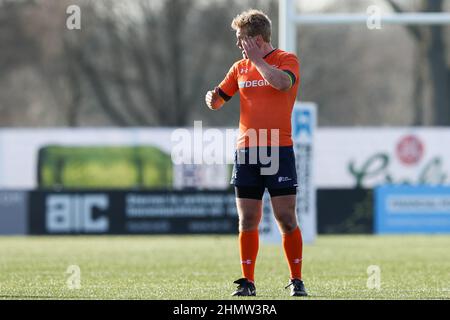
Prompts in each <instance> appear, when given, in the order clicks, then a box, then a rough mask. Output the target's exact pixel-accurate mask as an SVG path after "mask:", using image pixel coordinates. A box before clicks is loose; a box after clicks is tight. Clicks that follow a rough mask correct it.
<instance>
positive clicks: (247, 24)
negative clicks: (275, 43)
mask: <svg viewBox="0 0 450 320" xmlns="http://www.w3.org/2000/svg"><path fill="white" fill-rule="evenodd" d="M231 27H232V28H233V30H237V29H242V30H243V31H244V33H245V34H246V35H248V36H250V37H255V36H257V35H261V36H262V38H263V40H264V41H265V42H270V37H271V34H272V21H270V19H269V17H268V16H267V15H266V14H265V13H264V12H262V11H260V10H256V9H250V10H246V11H244V12H242V13H240V14H238V15H237V16H236V17H235V18H234V19H233V21H232V22H231Z"/></svg>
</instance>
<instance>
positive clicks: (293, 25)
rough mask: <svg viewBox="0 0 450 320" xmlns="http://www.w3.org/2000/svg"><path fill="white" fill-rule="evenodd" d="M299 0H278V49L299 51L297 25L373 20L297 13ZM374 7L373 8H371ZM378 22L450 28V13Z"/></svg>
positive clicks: (417, 14)
mask: <svg viewBox="0 0 450 320" xmlns="http://www.w3.org/2000/svg"><path fill="white" fill-rule="evenodd" d="M296 2H297V1H296V0H279V26H278V32H279V33H278V39H279V43H278V47H279V48H280V49H282V50H285V51H289V52H296V49H297V26H299V25H350V24H366V25H367V23H368V21H369V20H370V19H373V13H366V14H350V13H339V14H337V13H321V14H298V13H297V10H296ZM371 7H372V6H371ZM378 19H379V20H378V21H379V23H380V25H381V26H383V25H407V24H415V25H450V13H446V12H408V13H391V14H380V15H379V17H378Z"/></svg>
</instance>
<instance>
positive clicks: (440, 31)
mask: <svg viewBox="0 0 450 320" xmlns="http://www.w3.org/2000/svg"><path fill="white" fill-rule="evenodd" d="M386 1H387V2H388V3H389V4H390V6H391V7H392V9H393V10H394V11H395V12H398V13H402V12H405V9H404V8H402V7H401V6H400V5H399V4H398V3H397V2H395V1H394V0H386ZM416 9H417V10H418V11H421V12H442V11H443V0H421V1H420V7H419V8H416ZM406 28H407V30H408V32H409V34H410V36H411V37H412V39H414V41H415V43H416V53H415V59H416V62H415V66H416V70H415V79H414V93H413V100H414V112H415V117H414V124H415V125H438V126H445V125H450V67H449V65H448V64H447V61H446V54H447V50H448V49H447V47H446V43H445V41H444V34H445V33H444V27H443V26H442V25H433V26H425V27H418V26H415V25H410V26H407V27H406ZM424 62H425V64H424ZM427 84H428V85H427ZM427 90H428V91H429V97H430V98H429V101H427V99H426V92H427ZM427 105H430V106H431V109H430V110H426V109H425V106H427ZM427 111H428V112H427Z"/></svg>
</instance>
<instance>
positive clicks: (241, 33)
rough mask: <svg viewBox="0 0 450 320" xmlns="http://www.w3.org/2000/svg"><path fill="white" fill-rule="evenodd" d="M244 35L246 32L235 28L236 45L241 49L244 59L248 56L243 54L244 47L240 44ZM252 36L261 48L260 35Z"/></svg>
mask: <svg viewBox="0 0 450 320" xmlns="http://www.w3.org/2000/svg"><path fill="white" fill-rule="evenodd" d="M246 36H247V34H246V33H245V31H243V30H242V29H241V28H239V29H237V30H236V40H237V41H236V46H237V47H238V48H239V49H240V50H241V52H242V56H243V57H244V59H247V58H248V57H247V55H246V54H245V51H244V47H243V46H242V39H244V38H245V37H246ZM254 38H255V39H256V45H257V46H258V47H259V48H261V46H262V42H263V40H262V37H261V36H260V35H257V36H256V37H254Z"/></svg>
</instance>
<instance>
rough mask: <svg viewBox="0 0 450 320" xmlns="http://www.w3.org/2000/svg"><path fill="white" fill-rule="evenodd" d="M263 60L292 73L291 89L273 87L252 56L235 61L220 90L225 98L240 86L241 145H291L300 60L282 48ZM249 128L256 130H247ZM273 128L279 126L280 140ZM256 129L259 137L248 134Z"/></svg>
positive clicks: (227, 98)
mask: <svg viewBox="0 0 450 320" xmlns="http://www.w3.org/2000/svg"><path fill="white" fill-rule="evenodd" d="M264 60H265V61H266V62H267V63H268V64H270V65H272V66H274V67H276V68H278V69H280V70H283V71H285V72H286V73H287V74H288V75H289V77H290V78H291V83H292V85H291V88H290V89H289V90H287V91H280V90H277V89H275V88H273V87H272V86H271V85H270V84H269V83H268V82H267V81H266V80H264V78H263V77H262V76H261V74H260V73H259V72H258V70H257V69H256V67H255V66H254V65H253V64H252V62H251V61H250V60H249V59H242V60H239V61H237V62H236V63H235V64H233V66H232V67H231V68H230V70H229V71H228V73H227V75H226V77H225V79H224V80H223V81H222V82H221V83H220V85H219V94H220V96H221V97H222V98H223V99H224V100H225V101H228V100H229V99H231V97H232V96H233V95H234V94H235V93H236V92H237V91H238V90H239V94H240V120H239V138H238V142H237V147H238V148H244V147H254V146H292V137H291V131H292V130H291V114H292V108H293V106H294V102H295V98H296V96H297V89H298V85H299V82H300V64H299V61H298V59H297V57H296V56H295V55H294V54H292V53H288V52H286V51H283V50H280V49H274V50H273V51H271V52H270V53H268V54H267V55H266V56H265V57H264ZM249 129H254V130H250V131H248V130H249ZM264 129H265V131H264ZM271 129H278V130H279V140H278V139H276V137H275V136H274V137H272V136H271V134H270V133H271ZM254 132H256V133H257V134H256V137H257V139H256V140H255V139H254V138H253V139H249V138H248V137H255V134H254ZM265 132H267V134H265ZM250 133H251V134H250ZM260 133H261V134H262V135H260ZM266 137H267V138H266ZM277 140H278V141H277Z"/></svg>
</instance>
